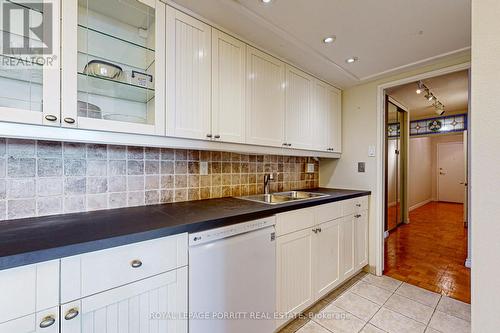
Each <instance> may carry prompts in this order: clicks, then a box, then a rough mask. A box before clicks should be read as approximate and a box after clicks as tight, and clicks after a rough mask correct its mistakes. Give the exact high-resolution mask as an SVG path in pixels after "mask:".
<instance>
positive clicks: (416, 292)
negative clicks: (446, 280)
mask: <svg viewBox="0 0 500 333" xmlns="http://www.w3.org/2000/svg"><path fill="white" fill-rule="evenodd" d="M396 294H398V295H401V296H405V297H408V298H410V299H412V300H414V301H417V302H419V303H422V304H424V305H427V306H430V307H432V308H435V307H436V305H437V304H438V302H439V298H440V297H441V295H440V294H437V293H434V292H432V291H429V290H425V289H423V288H420V287H416V286H413V285H411V284H408V283H406V282H405V283H403V284H402V285H401V287H399V288H398V289H397V290H396Z"/></svg>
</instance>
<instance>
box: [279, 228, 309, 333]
mask: <svg viewBox="0 0 500 333" xmlns="http://www.w3.org/2000/svg"><path fill="white" fill-rule="evenodd" d="M312 256H313V232H312V231H311V229H309V228H308V229H305V230H301V231H297V232H293V233H291V234H288V235H285V236H281V237H278V238H277V239H276V264H277V266H276V267H277V271H276V278H277V283H276V290H277V311H278V313H280V314H286V315H294V314H299V313H300V312H302V311H303V310H304V309H306V308H307V307H308V306H309V305H311V304H312V303H313V302H314V295H313V277H312V274H313V266H312V261H313V257H312ZM286 321H287V320H286V319H283V320H277V321H276V322H277V327H280V326H282V325H283V324H284V323H285V322H286Z"/></svg>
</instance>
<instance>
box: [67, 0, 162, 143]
mask: <svg viewBox="0 0 500 333" xmlns="http://www.w3.org/2000/svg"><path fill="white" fill-rule="evenodd" d="M165 7H166V5H165V4H164V3H162V2H161V1H159V0H148V1H144V0H130V1H128V2H127V5H124V3H123V1H122V0H107V1H78V0H65V1H62V9H63V15H62V40H63V43H62V55H63V57H62V82H63V84H62V99H61V102H62V121H61V123H62V125H63V126H64V127H69V128H82V129H93V130H103V131H113V132H125V133H138V134H154V135H165V74H166V71H165V35H164V33H163V32H164V31H165ZM132 18H133V19H132Z"/></svg>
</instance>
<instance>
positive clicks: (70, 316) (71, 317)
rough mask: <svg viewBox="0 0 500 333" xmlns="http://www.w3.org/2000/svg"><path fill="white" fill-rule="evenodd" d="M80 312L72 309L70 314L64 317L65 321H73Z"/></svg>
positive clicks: (69, 311) (67, 313)
mask: <svg viewBox="0 0 500 333" xmlns="http://www.w3.org/2000/svg"><path fill="white" fill-rule="evenodd" d="M79 313H80V312H79V311H78V309H77V308H72V309H69V310H68V312H66V315H64V319H66V320H71V319H73V318H76V316H78V314H79Z"/></svg>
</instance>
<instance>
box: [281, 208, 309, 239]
mask: <svg viewBox="0 0 500 333" xmlns="http://www.w3.org/2000/svg"><path fill="white" fill-rule="evenodd" d="M314 224H315V221H314V211H313V210H311V209H299V210H294V211H291V212H286V213H281V214H277V215H276V236H278V237H279V236H282V235H286V234H289V233H291V232H294V231H298V230H302V229H306V228H310V227H312V226H313V225H314Z"/></svg>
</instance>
